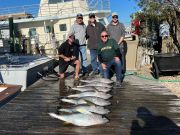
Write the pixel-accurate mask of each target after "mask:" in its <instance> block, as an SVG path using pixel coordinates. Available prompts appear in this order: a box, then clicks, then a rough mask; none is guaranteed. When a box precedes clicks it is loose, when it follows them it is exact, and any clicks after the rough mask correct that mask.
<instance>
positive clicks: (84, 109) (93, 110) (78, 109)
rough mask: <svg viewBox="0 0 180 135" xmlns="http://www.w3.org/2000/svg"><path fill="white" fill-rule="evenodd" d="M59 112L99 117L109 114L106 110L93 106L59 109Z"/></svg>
mask: <svg viewBox="0 0 180 135" xmlns="http://www.w3.org/2000/svg"><path fill="white" fill-rule="evenodd" d="M59 111H61V112H68V113H74V112H80V113H84V114H91V113H96V114H101V115H105V114H108V113H109V112H110V111H109V110H108V109H105V108H104V107H102V106H95V105H91V106H89V105H77V106H74V107H72V108H65V109H59Z"/></svg>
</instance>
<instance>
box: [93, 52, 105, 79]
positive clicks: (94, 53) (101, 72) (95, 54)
mask: <svg viewBox="0 0 180 135" xmlns="http://www.w3.org/2000/svg"><path fill="white" fill-rule="evenodd" d="M90 55H91V66H92V69H93V71H94V72H95V71H99V72H100V74H101V76H103V71H102V67H101V64H100V63H99V61H98V59H97V58H98V50H96V49H90ZM98 68H99V69H98Z"/></svg>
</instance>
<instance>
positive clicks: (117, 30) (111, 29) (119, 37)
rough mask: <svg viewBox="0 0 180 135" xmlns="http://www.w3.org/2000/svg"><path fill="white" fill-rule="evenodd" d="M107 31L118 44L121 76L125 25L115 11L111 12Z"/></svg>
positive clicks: (123, 64) (123, 61) (123, 58)
mask: <svg viewBox="0 0 180 135" xmlns="http://www.w3.org/2000/svg"><path fill="white" fill-rule="evenodd" d="M107 31H108V33H109V34H110V37H111V38H113V39H115V40H116V42H117V43H118V45H119V48H120V52H121V63H122V72H123V78H124V73H125V66H126V65H125V52H124V45H123V41H124V37H125V27H124V24H123V23H120V22H119V20H118V14H117V13H116V12H114V13H112V21H111V22H110V24H109V25H108V26H107Z"/></svg>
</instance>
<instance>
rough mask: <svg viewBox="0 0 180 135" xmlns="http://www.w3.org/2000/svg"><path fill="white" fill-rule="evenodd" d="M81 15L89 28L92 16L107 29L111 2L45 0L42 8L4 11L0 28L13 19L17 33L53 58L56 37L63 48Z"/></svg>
mask: <svg viewBox="0 0 180 135" xmlns="http://www.w3.org/2000/svg"><path fill="white" fill-rule="evenodd" d="M5 11H8V13H6V12H5ZM77 13H82V14H83V18H84V22H85V24H86V25H87V24H88V19H89V18H88V14H89V13H95V14H96V17H97V20H98V21H99V22H101V23H103V24H104V25H107V24H108V20H107V17H108V16H109V15H110V13H111V11H110V0H41V1H40V3H39V4H33V5H25V6H21V7H17V6H16V7H9V8H6V9H4V8H3V9H0V20H1V21H0V24H6V23H8V21H7V20H6V19H7V18H6V17H9V16H12V17H13V18H14V20H13V22H14V24H15V26H16V31H20V33H21V34H22V35H25V36H26V37H29V38H30V41H31V44H32V45H33V44H36V42H38V44H39V46H40V47H41V48H45V51H46V53H47V54H50V53H51V52H52V49H53V48H52V44H51V43H52V35H53V34H55V39H56V41H58V42H59V44H61V43H62V42H63V41H64V40H65V39H66V35H67V33H68V31H69V30H70V27H71V25H72V24H73V23H74V21H75V18H76V15H77ZM6 33H7V32H6ZM6 37H7V35H6Z"/></svg>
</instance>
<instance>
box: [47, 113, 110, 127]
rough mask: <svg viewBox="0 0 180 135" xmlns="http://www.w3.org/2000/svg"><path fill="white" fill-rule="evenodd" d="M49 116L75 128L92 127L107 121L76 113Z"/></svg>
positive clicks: (102, 118) (100, 117)
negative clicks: (75, 126)
mask: <svg viewBox="0 0 180 135" xmlns="http://www.w3.org/2000/svg"><path fill="white" fill-rule="evenodd" d="M49 115H50V116H51V117H53V118H57V119H59V120H62V121H66V122H68V123H72V124H74V125H77V126H93V125H99V124H105V123H107V122H108V121H109V120H108V119H107V118H105V117H103V116H101V115H98V114H83V113H76V114H70V115H57V114H55V113H49Z"/></svg>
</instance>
